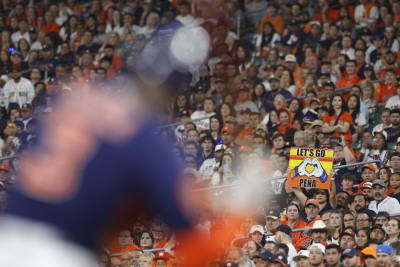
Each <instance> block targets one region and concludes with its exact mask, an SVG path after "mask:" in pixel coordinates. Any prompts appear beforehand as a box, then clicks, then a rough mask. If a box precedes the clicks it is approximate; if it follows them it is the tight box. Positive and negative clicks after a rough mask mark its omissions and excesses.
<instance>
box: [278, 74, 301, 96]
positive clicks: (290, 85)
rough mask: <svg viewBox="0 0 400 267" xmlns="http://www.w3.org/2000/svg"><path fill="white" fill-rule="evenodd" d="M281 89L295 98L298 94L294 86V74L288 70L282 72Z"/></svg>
mask: <svg viewBox="0 0 400 267" xmlns="http://www.w3.org/2000/svg"><path fill="white" fill-rule="evenodd" d="M280 87H281V88H283V89H286V90H288V91H289V92H290V93H291V94H292V95H293V96H294V95H296V93H297V87H296V85H295V84H294V78H293V73H291V72H290V71H289V70H288V69H286V68H284V69H283V70H282V74H281V79H280Z"/></svg>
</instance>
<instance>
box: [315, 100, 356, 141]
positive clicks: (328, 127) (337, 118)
mask: <svg viewBox="0 0 400 267" xmlns="http://www.w3.org/2000/svg"><path fill="white" fill-rule="evenodd" d="M352 123H353V119H352V118H351V115H350V113H349V112H348V111H347V108H346V103H345V101H344V99H343V97H342V96H340V95H335V96H334V97H333V98H332V100H331V109H330V111H329V114H327V115H326V116H325V117H324V119H323V125H322V132H324V133H326V134H329V133H330V134H332V137H341V136H343V137H344V139H345V141H346V142H347V143H350V142H351V130H350V125H351V124H352Z"/></svg>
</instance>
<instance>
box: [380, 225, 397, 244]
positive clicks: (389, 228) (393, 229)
mask: <svg viewBox="0 0 400 267" xmlns="http://www.w3.org/2000/svg"><path fill="white" fill-rule="evenodd" d="M385 229H386V235H387V237H388V239H387V240H386V241H385V242H384V244H388V245H389V244H391V243H393V242H396V241H398V240H399V234H400V222H399V221H398V220H397V219H390V220H389V221H388V223H387V224H386V225H385Z"/></svg>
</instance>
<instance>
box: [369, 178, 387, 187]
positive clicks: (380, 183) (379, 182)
mask: <svg viewBox="0 0 400 267" xmlns="http://www.w3.org/2000/svg"><path fill="white" fill-rule="evenodd" d="M375 185H379V186H382V187H386V185H385V182H384V181H382V180H380V179H376V180H375V181H374V182H373V183H372V187H374V186H375Z"/></svg>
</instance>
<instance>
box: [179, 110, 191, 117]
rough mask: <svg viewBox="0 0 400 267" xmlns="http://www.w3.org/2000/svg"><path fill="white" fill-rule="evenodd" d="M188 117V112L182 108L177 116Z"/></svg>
mask: <svg viewBox="0 0 400 267" xmlns="http://www.w3.org/2000/svg"><path fill="white" fill-rule="evenodd" d="M185 116H186V117H190V113H189V111H187V110H183V111H181V113H179V117H185Z"/></svg>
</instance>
